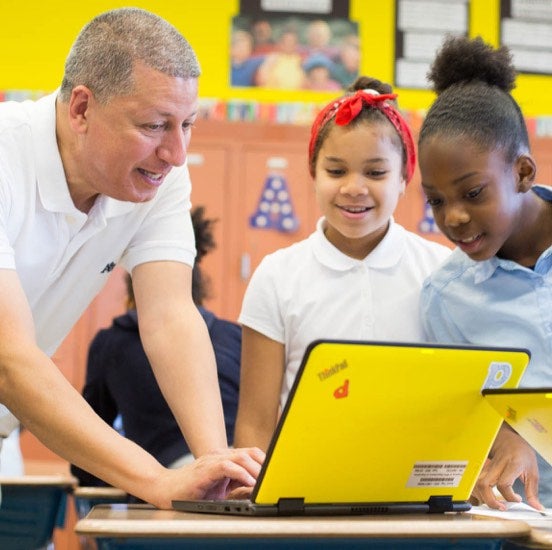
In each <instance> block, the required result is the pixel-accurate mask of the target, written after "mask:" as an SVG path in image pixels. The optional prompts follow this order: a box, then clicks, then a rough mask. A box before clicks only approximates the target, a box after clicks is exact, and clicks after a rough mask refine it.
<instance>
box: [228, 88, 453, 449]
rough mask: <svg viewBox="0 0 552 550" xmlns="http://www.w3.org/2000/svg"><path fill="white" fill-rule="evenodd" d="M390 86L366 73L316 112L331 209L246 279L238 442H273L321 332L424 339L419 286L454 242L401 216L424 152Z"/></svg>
mask: <svg viewBox="0 0 552 550" xmlns="http://www.w3.org/2000/svg"><path fill="white" fill-rule="evenodd" d="M391 92H392V89H391V87H390V86H389V85H387V84H384V83H382V82H380V81H378V80H375V79H371V78H367V77H361V78H359V79H358V80H357V81H356V82H355V84H354V85H353V86H352V87H351V89H350V90H349V92H348V93H347V94H346V95H344V96H342V97H341V98H338V99H337V100H333V101H331V102H330V103H329V104H328V105H327V106H326V107H324V108H323V109H322V111H321V112H320V114H319V115H318V116H317V118H316V120H315V121H314V123H313V126H312V130H311V139H310V143H309V149H308V152H309V169H310V174H311V176H312V177H313V179H314V186H315V191H316V197H317V201H318V205H319V207H320V210H321V212H322V214H323V217H322V218H321V219H320V220H319V221H318V224H317V227H316V231H315V232H314V233H313V234H312V235H311V236H310V237H309V238H307V239H305V240H303V241H300V242H298V243H295V244H293V245H292V246H290V247H288V248H284V249H281V250H278V251H276V252H275V253H273V254H269V255H268V256H266V257H265V258H264V259H263V260H262V262H261V263H260V265H259V266H258V268H257V269H256V270H255V272H254V274H253V276H252V278H251V280H250V282H249V285H248V288H247V290H246V293H245V296H244V300H243V306H242V311H241V314H240V317H239V322H240V323H241V324H242V330H243V334H242V366H241V369H242V375H241V381H240V402H239V406H238V418H237V421H236V438H235V444H237V445H243V444H254V445H256V446H259V447H261V448H262V449H266V448H267V446H268V444H269V442H270V439H271V437H272V434H273V431H274V428H275V426H276V423H277V420H278V416H279V413H280V410H281V408H282V407H283V406H284V404H285V402H286V399H287V396H288V393H289V390H290V388H291V386H292V384H293V381H294V379H295V376H296V373H297V370H298V368H299V364H300V362H301V358H302V357H303V354H304V351H305V349H306V347H307V345H308V344H309V343H310V342H312V341H313V340H315V339H318V338H330V337H331V338H345V339H349V340H366V339H376V340H402V341H406V342H408V341H410V342H419V341H421V340H423V339H424V333H423V331H422V326H421V322H420V319H419V293H420V289H421V286H422V283H423V281H424V280H425V278H426V277H427V276H428V275H429V273H431V271H433V270H434V269H435V268H436V267H437V266H438V265H440V263H442V262H443V260H444V259H445V258H446V257H447V256H448V255H449V253H450V250H449V249H448V248H447V247H445V246H442V245H440V244H437V243H434V242H431V241H428V240H425V239H423V238H422V237H420V236H418V235H416V234H414V233H411V232H408V231H406V230H405V229H404V228H403V227H402V226H400V225H398V224H397V223H395V222H394V220H393V212H394V211H395V208H396V206H397V203H398V201H399V199H400V197H401V195H402V194H403V193H404V190H405V186H406V185H407V183H408V182H409V181H410V179H411V178H412V174H413V172H414V167H415V162H416V159H415V150H414V144H413V142H412V137H411V134H410V130H409V128H408V126H407V124H406V122H405V121H404V119H403V118H402V116H401V115H400V113H399V111H398V109H397V106H396V103H395V101H394V98H395V95H394V94H392V93H391Z"/></svg>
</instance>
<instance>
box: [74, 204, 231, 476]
mask: <svg viewBox="0 0 552 550" xmlns="http://www.w3.org/2000/svg"><path fill="white" fill-rule="evenodd" d="M204 212H205V211H204V208H203V207H201V206H200V207H197V208H195V209H194V210H193V211H192V223H193V226H194V233H195V240H196V248H197V256H196V262H195V264H194V268H193V272H192V297H193V300H194V303H195V304H196V306H197V307H198V309H199V311H200V313H201V315H202V317H203V319H204V321H205V323H206V325H207V329H208V330H209V336H210V338H211V342H212V343H213V349H214V351H215V358H216V362H217V371H218V381H219V387H220V391H221V396H222V406H223V410H224V420H225V425H226V436H227V439H228V443H229V444H230V445H231V444H232V443H233V440H234V423H235V418H236V410H237V407H238V393H239V378H240V352H241V328H240V326H239V325H238V324H236V323H232V322H230V321H226V320H223V319H219V318H218V317H216V316H215V315H214V313H212V312H211V311H208V310H207V309H205V308H204V307H203V301H204V300H205V299H206V298H208V297H209V281H208V280H207V279H206V275H205V274H204V273H203V272H202V270H201V266H200V264H201V260H202V259H203V258H204V257H205V255H206V254H208V253H209V251H210V250H212V249H213V248H214V247H215V242H214V239H213V233H212V226H213V223H214V220H211V219H208V218H205V217H204ZM126 281H127V290H128V301H127V307H128V311H127V312H126V313H125V314H124V315H121V316H120V317H117V318H116V319H114V321H113V324H112V325H111V327H109V328H106V329H103V330H101V331H99V332H98V334H97V335H96V336H95V337H94V340H93V341H92V343H91V345H90V349H89V353H88V364H87V370H86V382H85V385H84V388H83V392H82V393H83V396H84V398H85V399H86V401H87V402H88V403H89V404H90V406H91V407H92V408H93V409H94V411H95V412H96V413H97V414H98V416H99V417H100V418H102V419H103V420H105V422H107V423H108V424H109V425H113V423H114V421H115V419H116V418H117V417H119V416H120V418H121V421H122V431H123V433H124V435H125V436H126V437H128V438H129V439H131V440H132V441H134V442H135V443H137V444H138V445H140V447H142V448H143V449H145V450H146V451H148V452H149V453H150V454H151V455H152V456H154V457H155V458H156V459H157V460H158V461H159V462H160V463H161V464H162V465H163V466H166V467H168V468H175V467H179V466H181V465H183V464H187V463H189V462H191V461H192V460H193V456H192V455H191V453H190V449H189V447H188V445H187V443H186V441H185V439H184V438H183V437H182V432H181V430H180V428H179V427H178V423H177V422H176V419H175V418H174V416H173V414H172V412H171V410H170V408H169V406H168V405H167V402H166V401H165V399H164V398H163V395H162V393H161V390H160V389H159V386H158V384H157V382H156V380H155V376H154V374H153V370H152V368H151V365H150V363H149V361H148V358H147V356H146V354H145V352H144V348H143V347H142V342H141V340H140V335H139V327H138V318H137V314H136V304H135V303H134V293H133V291H132V280H131V278H130V276H128V275H127V278H126ZM71 471H72V473H73V475H75V476H76V477H77V479H78V480H79V482H80V484H81V485H98V484H103V483H101V482H100V480H98V479H97V478H96V477H94V476H91V475H90V474H88V473H87V472H85V471H83V470H81V469H80V468H77V467H75V466H72V468H71Z"/></svg>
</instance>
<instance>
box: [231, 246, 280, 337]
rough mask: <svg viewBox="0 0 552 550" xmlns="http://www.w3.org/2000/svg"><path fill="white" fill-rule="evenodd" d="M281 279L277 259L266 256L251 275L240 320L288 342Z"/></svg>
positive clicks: (257, 329) (265, 333)
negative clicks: (279, 282)
mask: <svg viewBox="0 0 552 550" xmlns="http://www.w3.org/2000/svg"><path fill="white" fill-rule="evenodd" d="M278 280H283V279H281V278H280V277H279V269H278V262H276V261H274V258H273V257H272V256H266V257H265V258H263V260H262V261H261V263H260V264H259V266H258V267H257V269H256V270H255V272H254V273H253V276H252V277H251V279H250V281H249V284H248V285H247V289H246V291H245V295H244V297H243V302H242V310H241V313H240V316H239V319H238V321H239V322H240V323H241V324H242V325H243V326H246V327H249V328H251V329H253V330H256V331H257V332H260V333H261V334H263V335H264V336H266V337H267V338H270V339H272V340H275V341H276V342H280V343H282V344H283V343H284V342H285V334H284V332H285V328H284V321H283V316H282V307H283V305H282V298H281V293H280V290H281V289H280V288H279V285H278V284H277V281H278Z"/></svg>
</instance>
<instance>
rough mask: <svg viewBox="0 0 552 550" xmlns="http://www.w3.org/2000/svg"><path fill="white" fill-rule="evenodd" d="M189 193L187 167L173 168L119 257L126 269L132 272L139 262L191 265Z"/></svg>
mask: <svg viewBox="0 0 552 550" xmlns="http://www.w3.org/2000/svg"><path fill="white" fill-rule="evenodd" d="M190 193H191V182H190V177H189V173H188V168H187V167H186V166H182V167H179V168H173V170H172V171H171V172H170V173H169V175H168V176H167V179H166V181H165V182H164V183H163V185H162V186H161V188H160V189H159V191H158V196H157V197H156V199H155V204H154V205H153V207H152V209H151V210H150V212H149V213H148V216H147V218H146V219H145V220H144V222H143V223H142V225H141V226H140V228H139V230H138V231H137V232H136V234H135V235H134V236H133V238H132V240H131V241H130V243H129V246H128V247H127V249H126V251H125V253H124V254H123V257H122V258H121V264H122V265H123V267H124V268H125V269H126V270H127V271H129V272H132V269H133V268H134V267H135V266H137V265H138V264H141V263H145V262H152V261H163V260H174V261H179V262H182V263H185V264H187V265H189V266H190V267H193V265H194V259H195V255H196V248H195V237H194V230H193V225H192V221H191V215H190V208H191V202H190Z"/></svg>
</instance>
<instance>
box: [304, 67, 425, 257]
mask: <svg viewBox="0 0 552 550" xmlns="http://www.w3.org/2000/svg"><path fill="white" fill-rule="evenodd" d="M395 97H396V96H395V95H394V94H393V93H392V89H391V87H390V86H389V85H388V84H384V83H382V82H380V81H379V80H376V79H373V78H368V77H360V78H359V79H357V81H356V82H355V83H354V84H353V85H352V86H351V88H350V89H349V92H348V94H347V95H345V96H343V97H341V98H339V99H337V100H334V101H332V102H331V103H329V104H328V105H327V106H326V107H325V108H324V109H322V111H321V112H320V113H319V115H318V116H317V118H316V120H315V121H314V123H313V126H312V129H311V139H310V143H309V170H310V173H311V175H312V177H313V178H314V183H315V190H316V197H317V201H318V205H319V207H320V210H321V213H322V214H323V215H324V216H325V218H326V221H325V224H326V225H325V235H326V238H327V239H328V240H329V241H330V242H331V243H332V244H333V245H334V246H335V247H336V248H338V249H339V250H340V251H341V252H343V253H344V254H347V255H348V256H351V257H354V258H359V259H362V258H364V257H366V256H367V255H368V254H369V253H370V252H371V251H372V250H373V249H374V248H375V247H376V246H377V245H378V243H379V242H380V241H381V240H382V239H383V237H384V236H385V234H386V232H387V229H388V227H389V221H390V218H391V216H392V215H393V212H394V211H395V208H396V206H397V203H398V200H399V198H400V196H401V195H402V194H403V193H404V190H405V186H406V184H407V183H408V181H409V180H410V179H411V177H412V174H413V172H414V166H415V163H416V157H415V150H414V144H413V141H412V136H411V133H410V130H409V128H408V125H407V124H406V122H405V121H404V119H403V118H402V116H401V114H400V113H399V111H398V109H397V107H396V103H395V101H394V100H395Z"/></svg>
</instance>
